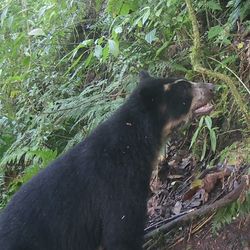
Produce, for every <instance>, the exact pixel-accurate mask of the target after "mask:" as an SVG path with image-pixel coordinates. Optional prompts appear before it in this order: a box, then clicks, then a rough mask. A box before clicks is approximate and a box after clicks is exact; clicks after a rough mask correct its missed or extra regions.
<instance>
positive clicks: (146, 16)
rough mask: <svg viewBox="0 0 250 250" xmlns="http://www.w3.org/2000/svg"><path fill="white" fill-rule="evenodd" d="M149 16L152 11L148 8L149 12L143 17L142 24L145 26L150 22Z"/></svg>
mask: <svg viewBox="0 0 250 250" xmlns="http://www.w3.org/2000/svg"><path fill="white" fill-rule="evenodd" d="M149 16H150V9H149V8H148V9H147V11H146V12H145V13H144V15H143V16H142V24H144V23H145V22H146V21H147V20H148V18H149Z"/></svg>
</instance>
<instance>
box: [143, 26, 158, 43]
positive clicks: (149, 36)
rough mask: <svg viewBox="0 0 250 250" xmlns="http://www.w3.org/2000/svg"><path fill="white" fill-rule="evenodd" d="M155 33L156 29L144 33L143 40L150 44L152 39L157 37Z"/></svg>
mask: <svg viewBox="0 0 250 250" xmlns="http://www.w3.org/2000/svg"><path fill="white" fill-rule="evenodd" d="M155 33H156V29H153V30H151V31H150V32H149V33H148V34H146V36H145V40H146V41H147V42H148V43H149V44H151V43H152V42H153V41H155V40H156V39H157V37H156V36H155Z"/></svg>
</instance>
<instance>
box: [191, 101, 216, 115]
mask: <svg viewBox="0 0 250 250" xmlns="http://www.w3.org/2000/svg"><path fill="white" fill-rule="evenodd" d="M213 108H214V106H213V104H212V103H211V102H208V103H206V104H205V105H201V106H199V107H197V108H195V109H194V111H193V113H194V114H195V116H201V115H208V114H210V112H211V111H212V110H213Z"/></svg>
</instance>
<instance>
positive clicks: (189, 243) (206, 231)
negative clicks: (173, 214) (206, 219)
mask: <svg viewBox="0 0 250 250" xmlns="http://www.w3.org/2000/svg"><path fill="white" fill-rule="evenodd" d="M187 238H188V236H187ZM170 249H172V250H191V249H192V250H250V216H248V217H247V218H246V219H236V220H235V221H234V222H232V223H231V224H229V225H226V226H225V227H223V228H222V229H221V230H219V231H218V232H217V233H216V234H213V233H212V232H211V223H209V224H208V225H206V226H204V227H203V228H202V229H201V230H200V231H198V232H197V233H195V234H194V235H192V236H191V237H190V239H189V240H183V241H182V242H180V243H178V244H176V245H175V246H174V247H172V248H170Z"/></svg>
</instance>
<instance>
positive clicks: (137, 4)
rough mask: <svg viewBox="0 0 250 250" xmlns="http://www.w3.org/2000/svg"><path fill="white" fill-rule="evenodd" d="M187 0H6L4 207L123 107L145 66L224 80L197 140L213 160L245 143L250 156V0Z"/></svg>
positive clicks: (2, 18)
mask: <svg viewBox="0 0 250 250" xmlns="http://www.w3.org/2000/svg"><path fill="white" fill-rule="evenodd" d="M188 2H190V1H186V3H188ZM186 3H185V2H183V1H178V0H161V1H152V0H147V1H142V0H118V1H117V0H109V1H108V2H107V1H101V0H97V1H94V0H92V1H91V0H88V1H87V0H86V1H83V0H72V1H66V0H61V1H54V0H46V1H34V0H21V1H19V0H2V1H1V3H0V25H1V29H0V40H1V44H0V86H1V90H0V164H1V170H0V186H1V198H0V204H1V205H0V207H4V206H5V204H6V202H7V201H8V200H9V199H10V197H11V195H12V194H13V193H14V192H15V191H16V190H17V189H18V187H19V186H20V185H21V184H22V183H24V182H26V181H27V180H29V179H30V178H31V177H32V176H33V175H34V174H36V173H37V172H38V171H39V169H40V168H43V167H46V165H47V164H48V162H50V161H51V160H53V159H54V158H55V157H57V156H58V155H59V154H61V153H62V152H64V151H65V150H67V149H68V148H70V147H71V146H72V145H74V144H76V143H77V142H79V141H81V140H82V138H84V137H85V136H86V135H87V134H88V133H89V132H90V131H91V130H92V129H93V128H94V127H95V126H96V125H97V124H98V123H100V122H101V121H102V120H104V119H105V118H106V117H107V116H108V115H109V114H110V113H111V112H112V111H113V110H115V109H117V107H119V105H120V104H121V103H122V102H123V100H124V98H125V97H126V96H127V94H128V93H129V92H131V90H132V89H133V88H134V86H135V85H136V83H137V78H138V76H137V74H138V72H139V71H140V70H141V69H148V70H149V71H150V72H151V73H152V74H153V75H157V76H166V75H176V76H180V75H182V76H185V77H186V78H188V79H190V80H196V81H211V82H214V83H215V84H216V87H217V88H216V99H215V112H213V114H212V115H211V116H207V117H203V118H201V120H200V122H199V123H198V125H191V126H190V128H189V131H191V133H192V134H193V136H191V138H190V141H191V144H190V146H191V148H192V150H193V152H194V154H195V155H197V159H200V160H203V159H205V160H206V162H207V163H209V164H210V165H211V164H212V163H213V162H215V161H219V160H223V159H224V158H225V157H226V156H227V155H228V152H229V151H230V149H233V150H235V148H237V147H240V150H241V152H246V153H245V154H243V153H242V155H243V156H242V157H243V158H244V160H245V161H248V162H249V144H250V142H249V121H250V120H249V116H250V114H249V95H250V90H249V87H250V84H249V81H250V74H249V72H250V43H249V38H250V21H249V20H248V19H249V15H250V2H249V1H243V0H231V1H222V0H221V1H219V0H202V1H192V8H193V10H194V11H195V12H194V13H193V16H192V15H191V16H190V13H191V12H190V9H188V8H187V5H186ZM194 17H195V19H197V20H198V23H199V26H198V28H199V33H198V35H199V37H198V43H197V37H195V38H194V36H193V29H194V21H195V20H194V19H193V18H194ZM194 31H195V30H194ZM199 42H200V43H201V44H199ZM197 44H198V45H199V46H198V47H197V46H196V45H197ZM193 45H194V46H193ZM197 50H198V51H197ZM190 54H191V59H190ZM192 55H193V56H192ZM197 56H198V58H197ZM197 60H198V62H197ZM200 65H202V68H201V67H200ZM203 68H205V69H207V70H210V71H212V72H216V73H219V75H216V74H212V75H211V74H210V73H209V72H210V71H209V72H207V71H204V70H202V69H203ZM243 139H244V140H243ZM242 140H243V142H242ZM239 142H241V143H239ZM246 156H248V159H247V158H246Z"/></svg>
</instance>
